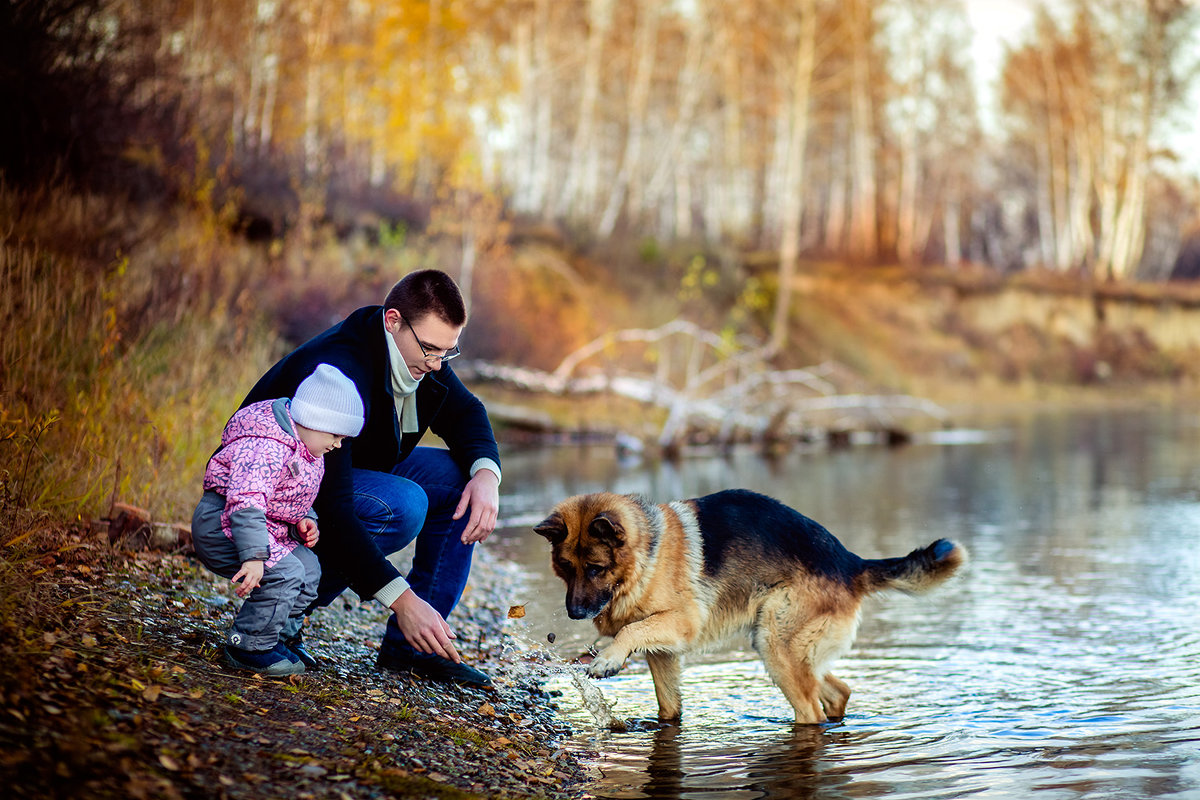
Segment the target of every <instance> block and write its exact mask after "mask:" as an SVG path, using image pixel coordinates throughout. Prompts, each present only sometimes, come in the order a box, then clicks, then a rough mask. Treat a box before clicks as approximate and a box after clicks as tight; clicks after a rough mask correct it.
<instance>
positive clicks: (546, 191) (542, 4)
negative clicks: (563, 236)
mask: <svg viewBox="0 0 1200 800" xmlns="http://www.w3.org/2000/svg"><path fill="white" fill-rule="evenodd" d="M550 23H551V19H550V0H537V6H536V14H535V15H534V26H533V55H534V63H533V71H534V75H536V76H537V78H536V81H535V85H536V86H537V91H536V95H537V99H536V102H537V116H536V119H537V122H536V123H535V124H534V141H535V144H534V148H533V167H532V169H531V174H530V187H529V207H530V209H542V211H543V213H544V212H545V210H546V203H547V198H548V197H549V196H550V171H551V167H552V166H553V165H552V162H551V151H550V143H551V140H552V138H553V135H554V129H553V124H554V94H553V89H554V80H553V77H552V75H551V74H550V67H551V64H552V51H551V48H550Z"/></svg>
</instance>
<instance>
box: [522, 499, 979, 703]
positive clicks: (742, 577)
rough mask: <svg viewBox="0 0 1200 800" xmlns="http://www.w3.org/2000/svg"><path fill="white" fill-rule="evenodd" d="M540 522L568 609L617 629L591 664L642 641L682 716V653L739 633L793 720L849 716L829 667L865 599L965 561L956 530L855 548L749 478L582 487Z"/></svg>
mask: <svg viewBox="0 0 1200 800" xmlns="http://www.w3.org/2000/svg"><path fill="white" fill-rule="evenodd" d="M534 530H535V531H536V532H537V533H538V534H540V535H542V536H544V537H546V539H548V540H549V541H550V544H551V545H552V551H551V564H552V565H553V567H554V571H555V573H556V574H557V575H558V576H559V577H560V578H562V579H563V581H565V582H566V584H567V613H568V614H569V615H570V617H571V618H572V619H589V618H590V619H591V620H592V621H593V623H595V625H596V629H597V630H598V631H599V632H600V633H601V634H602V635H604V636H612V637H614V638H613V641H612V643H611V644H609V645H608V646H607V647H605V648H604V650H603V651H602V652H600V653H599V655H597V657H596V658H595V660H593V661H592V663H591V666H590V667H589V670H588V671H589V673H590V674H591V675H592V676H593V677H597V678H606V677H608V676H610V675H614V674H616V673H617V672H618V671H619V670H620V669H621V668H622V667H623V666H624V664H625V660H626V659H627V658H629V656H630V655H631V654H633V653H645V655H646V661H647V662H648V663H649V666H650V674H651V676H652V677H653V679H654V692H655V695H656V696H657V697H658V716H659V718H660V719H662V720H676V719H678V718H679V716H680V711H681V708H682V706H681V699H680V692H679V682H680V672H681V664H680V657H681V656H682V655H683V654H685V653H687V652H689V651H696V650H703V649H705V648H708V647H712V646H715V645H719V644H721V643H722V642H724V641H725V640H727V639H729V638H731V637H734V636H737V635H744V634H749V636H750V639H751V642H752V643H753V646H754V649H755V650H756V651H757V652H758V654H759V655H760V656H761V657H762V660H763V662H764V663H765V664H766V666H767V671H768V672H769V673H770V675H771V678H772V679H773V680H774V681H775V683H776V684H777V685H778V686H779V688H780V689H782V690H783V693H784V695H785V696H786V697H787V699H788V702H790V703H791V704H792V708H793V709H795V712H796V721H797V722H799V723H821V722H825V721H827V720H828V721H837V720H840V719H841V718H842V717H843V716H844V715H845V713H846V701H847V700H848V699H849V697H850V687H848V686H847V685H846V684H845V683H843V682H842V681H840V680H838V679H837V678H835V677H834V676H833V675H832V674H831V673H830V672H829V670H830V667H831V666H832V664H833V662H834V661H835V660H836V659H837V658H838V657H839V656H842V655H844V654H845V653H846V652H847V651H848V650H849V649H850V646H851V644H852V643H853V641H854V635H855V633H856V632H857V630H858V622H859V618H860V606H861V604H862V601H863V598H864V597H866V596H867V595H869V594H872V593H873V592H878V591H881V590H883V589H898V590H900V591H904V592H911V593H919V592H924V591H926V590H928V589H931V588H933V587H934V586H936V585H938V584H940V583H942V582H943V581H945V580H947V579H948V578H949V577H950V576H952V575H953V574H954V573H955V572H956V571H958V569H959V568H961V567H962V566H963V565H964V564H966V562H967V552H966V550H965V549H964V548H963V547H962V545H960V544H957V543H955V542H952V541H949V540H947V539H939V540H938V541H936V542H934V543H933V544H931V545H929V546H928V547H925V548H922V549H917V550H914V551H913V552H911V553H909V554H908V555H907V556H904V557H903V558H882V559H864V558H859V557H858V556H856V555H854V554H853V553H851V552H850V551H849V550H847V549H846V548H845V547H843V546H842V544H841V542H839V541H838V540H837V539H836V538H835V537H834V536H833V534H831V533H830V532H829V531H827V530H825V528H823V527H821V526H820V525H819V524H817V523H816V522H814V521H813V520H811V519H809V518H808V517H806V516H804V515H803V514H800V513H799V512H798V511H795V510H793V509H791V508H789V507H788V506H786V505H784V504H783V503H780V502H779V501H777V500H774V499H772V498H770V497H766V496H764V495H761V494H757V493H755V492H750V491H746V490H729V491H723V492H718V493H716V494H710V495H708V496H706V497H700V498H695V499H692V500H680V501H675V502H671V503H664V504H661V505H655V504H652V503H651V502H649V501H648V500H646V499H644V498H642V497H639V496H636V495H618V494H612V493H608V492H602V493H598V494H588V495H577V496H575V497H571V498H568V499H566V500H564V501H562V502H561V503H559V504H558V505H557V506H555V508H554V510H553V511H552V512H551V514H550V516H549V517H547V518H546V519H545V520H544V521H543V522H541V523H540V524H539V525H537V526H536V527H535V528H534Z"/></svg>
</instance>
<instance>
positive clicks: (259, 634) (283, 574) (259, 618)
mask: <svg viewBox="0 0 1200 800" xmlns="http://www.w3.org/2000/svg"><path fill="white" fill-rule="evenodd" d="M299 549H300V548H297V550H299ZM305 575H306V570H305V567H304V564H303V563H302V562H301V561H300V559H298V558H297V557H296V555H295V552H294V551H293V552H292V553H291V554H289V555H287V556H284V557H283V558H281V559H279V561H278V563H276V564H275V565H274V566H271V567H267V568H266V569H264V570H263V576H262V581H261V582H260V583H259V584H258V586H257V587H255V589H254V591H252V592H251V593H250V596H249V597H247V598H246V600H245V602H244V603H242V607H241V609H240V610H239V611H238V613H237V616H236V617H235V618H234V620H233V628H232V629H231V630H230V632H229V644H231V645H233V646H234V647H237V648H240V649H242V650H252V651H263V650H271V649H272V648H274V647H275V645H277V644H278V643H279V635H280V633H281V632H282V631H283V627H284V625H286V624H287V621H288V618H289V617H291V616H292V609H293V608H294V607H296V605H297V602H298V601H297V597H298V596H299V595H300V593H301V591H302V590H303V588H304V586H305ZM305 607H307V603H306V604H305V605H303V606H300V608H301V613H303V609H304V608H305Z"/></svg>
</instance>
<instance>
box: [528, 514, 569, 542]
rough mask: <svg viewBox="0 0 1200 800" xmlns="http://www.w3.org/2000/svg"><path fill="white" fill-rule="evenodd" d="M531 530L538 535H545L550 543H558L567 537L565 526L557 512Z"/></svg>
mask: <svg viewBox="0 0 1200 800" xmlns="http://www.w3.org/2000/svg"><path fill="white" fill-rule="evenodd" d="M533 532H534V533H536V534H537V535H538V536H545V537H546V539H547V540H549V542H550V544H558V543H559V542H561V541H562V540H563V539H566V538H567V526H566V524H565V523H564V522H563V519H562V517H561V516H559V514H558V513H557V512H555V513H554V514H551V515H550V516H548V517H546V518H545V519H544V520H542V521H541V522H539V523H538V524H537V525H535V526H534V528H533Z"/></svg>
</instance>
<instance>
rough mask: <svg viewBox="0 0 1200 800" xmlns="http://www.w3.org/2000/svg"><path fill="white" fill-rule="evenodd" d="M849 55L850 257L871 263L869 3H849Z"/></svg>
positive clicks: (874, 229)
mask: <svg viewBox="0 0 1200 800" xmlns="http://www.w3.org/2000/svg"><path fill="white" fill-rule="evenodd" d="M848 13H849V14H850V28H851V40H852V42H853V44H852V54H851V70H850V119H851V127H850V144H851V162H850V169H851V176H852V184H851V185H852V187H853V188H852V191H853V194H852V196H851V203H850V254H851V256H853V257H854V258H859V259H864V260H873V259H874V258H875V257H876V256H877V254H878V252H879V225H878V220H877V218H876V213H875V204H876V202H878V199H879V198H878V193H877V191H876V187H875V130H874V127H875V126H874V113H873V102H872V99H871V89H872V87H871V62H870V59H871V44H872V41H871V40H872V36H871V33H872V27H873V20H872V12H871V5H870V2H869V0H852V2H850V3H849V7H848Z"/></svg>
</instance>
